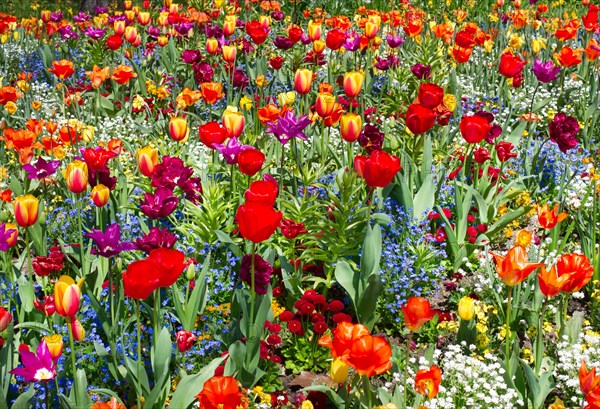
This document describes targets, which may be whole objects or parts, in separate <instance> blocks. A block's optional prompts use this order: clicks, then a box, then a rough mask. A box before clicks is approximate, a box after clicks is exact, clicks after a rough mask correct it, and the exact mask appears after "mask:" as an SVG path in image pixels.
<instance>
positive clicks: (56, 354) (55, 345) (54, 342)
mask: <svg viewBox="0 0 600 409" xmlns="http://www.w3.org/2000/svg"><path fill="white" fill-rule="evenodd" d="M42 339H43V340H44V341H46V345H47V346H48V351H50V355H52V360H54V362H56V361H57V360H58V358H60V356H61V355H62V352H63V346H64V343H63V339H62V336H61V335H60V334H55V335H46V336H45V337H44V338H42Z"/></svg>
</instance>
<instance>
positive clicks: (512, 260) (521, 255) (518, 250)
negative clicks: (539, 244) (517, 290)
mask: <svg viewBox="0 0 600 409" xmlns="http://www.w3.org/2000/svg"><path fill="white" fill-rule="evenodd" d="M491 254H492V255H493V256H494V261H495V262H496V272H497V273H498V275H499V276H500V278H501V279H502V281H504V283H505V284H506V285H508V286H510V287H514V286H515V285H517V284H519V283H521V282H522V281H523V280H525V279H526V278H527V277H528V276H529V274H531V273H532V272H533V271H534V270H535V269H537V268H538V267H542V266H543V265H544V263H528V262H527V250H525V247H522V246H515V247H513V248H511V249H510V250H508V252H507V253H506V255H505V256H500V255H498V254H495V253H491Z"/></svg>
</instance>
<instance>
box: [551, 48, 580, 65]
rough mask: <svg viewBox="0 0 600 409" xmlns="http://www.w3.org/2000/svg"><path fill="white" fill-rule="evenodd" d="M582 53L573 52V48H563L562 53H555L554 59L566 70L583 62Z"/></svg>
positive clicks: (577, 50)
mask: <svg viewBox="0 0 600 409" xmlns="http://www.w3.org/2000/svg"><path fill="white" fill-rule="evenodd" d="M581 51H582V50H580V49H576V50H573V49H572V48H571V47H563V48H562V49H561V50H560V53H554V58H556V61H557V62H558V64H559V65H561V66H562V67H564V68H569V67H573V66H574V65H577V64H579V63H581V61H583V60H582V59H581Z"/></svg>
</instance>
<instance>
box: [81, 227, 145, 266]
mask: <svg viewBox="0 0 600 409" xmlns="http://www.w3.org/2000/svg"><path fill="white" fill-rule="evenodd" d="M85 236H86V237H89V238H90V239H92V240H94V243H95V245H96V248H93V249H92V251H91V253H92V254H96V255H98V256H102V257H106V258H111V257H114V256H116V255H118V254H120V253H121V252H122V251H129V250H135V249H137V246H136V245H135V244H133V243H130V242H121V229H120V228H119V225H118V224H117V223H113V224H111V225H110V226H108V227H107V228H106V230H105V231H104V233H103V232H102V231H101V230H98V229H92V232H91V233H87V234H86V235H85Z"/></svg>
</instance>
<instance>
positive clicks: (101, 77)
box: [85, 64, 110, 88]
mask: <svg viewBox="0 0 600 409" xmlns="http://www.w3.org/2000/svg"><path fill="white" fill-rule="evenodd" d="M85 75H87V76H88V77H90V81H91V82H92V88H100V87H101V86H102V84H103V83H104V81H106V80H107V79H108V77H110V67H104V68H99V67H98V66H97V65H96V64H94V67H93V68H92V71H86V72H85Z"/></svg>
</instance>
